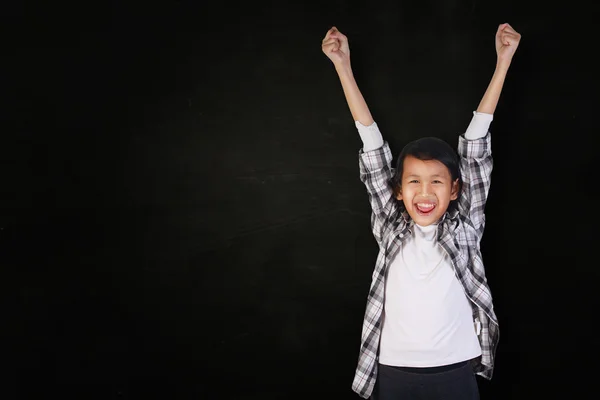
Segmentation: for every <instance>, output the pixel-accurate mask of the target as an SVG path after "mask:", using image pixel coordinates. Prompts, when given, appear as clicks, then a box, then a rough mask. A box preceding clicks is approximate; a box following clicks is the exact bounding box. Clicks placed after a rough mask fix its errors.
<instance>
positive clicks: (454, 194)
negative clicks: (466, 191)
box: [450, 178, 460, 200]
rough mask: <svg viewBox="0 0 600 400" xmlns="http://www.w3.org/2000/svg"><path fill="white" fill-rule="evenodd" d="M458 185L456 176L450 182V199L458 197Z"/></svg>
mask: <svg viewBox="0 0 600 400" xmlns="http://www.w3.org/2000/svg"><path fill="white" fill-rule="evenodd" d="M459 187H460V185H459V184H458V178H457V179H456V180H455V181H454V182H452V189H451V191H450V200H456V199H458V189H459Z"/></svg>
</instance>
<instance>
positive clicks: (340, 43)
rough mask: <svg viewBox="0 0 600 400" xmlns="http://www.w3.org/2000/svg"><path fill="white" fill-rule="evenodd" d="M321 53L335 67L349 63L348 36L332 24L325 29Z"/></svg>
mask: <svg viewBox="0 0 600 400" xmlns="http://www.w3.org/2000/svg"><path fill="white" fill-rule="evenodd" d="M321 50H323V53H325V55H326V56H327V57H328V58H329V59H330V60H331V61H332V62H333V64H334V65H335V66H336V67H339V66H344V65H349V64H350V47H349V46H348V38H347V37H346V36H345V35H344V34H343V33H342V32H340V31H338V30H337V28H336V27H335V26H334V27H332V28H331V29H330V30H328V31H327V34H326V35H325V38H324V39H323V44H322V45H321Z"/></svg>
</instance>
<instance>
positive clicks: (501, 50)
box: [477, 24, 521, 114]
mask: <svg viewBox="0 0 600 400" xmlns="http://www.w3.org/2000/svg"><path fill="white" fill-rule="evenodd" d="M520 41H521V34H520V33H518V32H517V31H515V30H514V29H513V28H512V26H510V25H509V24H502V25H500V26H498V31H497V32H496V55H497V57H498V58H497V61H496V70H495V71H494V75H493V76H492V80H491V81H490V84H489V85H488V88H487V90H486V91H485V94H484V95H483V98H482V99H481V102H480V103H479V106H478V107H477V112H481V113H486V114H494V111H495V110H496V105H498V99H499V98H500V92H502V86H504V79H505V78H506V73H507V72H508V68H509V67H510V63H511V61H512V58H513V55H514V54H515V51H516V50H517V47H518V46H519V42H520Z"/></svg>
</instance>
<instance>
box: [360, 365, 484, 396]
mask: <svg viewBox="0 0 600 400" xmlns="http://www.w3.org/2000/svg"><path fill="white" fill-rule="evenodd" d="M372 399H373V400H413V399H414V400H479V389H478V388H477V380H476V379H475V373H474V372H473V367H472V366H471V363H470V362H468V361H465V362H462V363H458V364H452V365H447V366H443V367H433V368H408V367H390V366H388V365H381V364H379V372H378V373H377V382H376V383H375V389H374V391H373V396H372Z"/></svg>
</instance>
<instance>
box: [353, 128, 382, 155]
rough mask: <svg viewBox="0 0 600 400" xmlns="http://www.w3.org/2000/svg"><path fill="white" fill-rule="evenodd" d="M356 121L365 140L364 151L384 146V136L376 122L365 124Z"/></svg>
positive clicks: (361, 137) (361, 136) (359, 132)
mask: <svg viewBox="0 0 600 400" xmlns="http://www.w3.org/2000/svg"><path fill="white" fill-rule="evenodd" d="M354 123H355V125H356V128H357V129H358V134H359V135H360V139H361V140H362V142H363V151H371V150H375V149H378V148H380V147H381V146H383V136H381V132H380V131H379V127H378V126H377V123H376V122H373V123H372V124H371V125H369V126H365V125H363V124H361V123H360V122H358V121H354Z"/></svg>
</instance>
